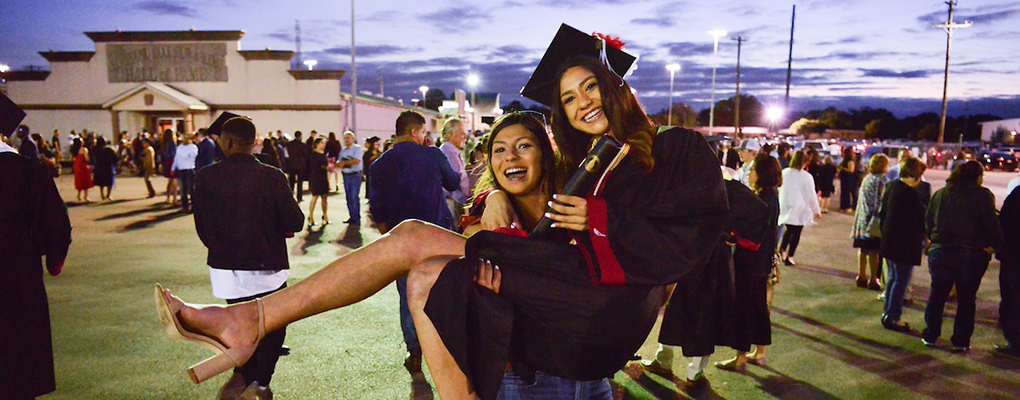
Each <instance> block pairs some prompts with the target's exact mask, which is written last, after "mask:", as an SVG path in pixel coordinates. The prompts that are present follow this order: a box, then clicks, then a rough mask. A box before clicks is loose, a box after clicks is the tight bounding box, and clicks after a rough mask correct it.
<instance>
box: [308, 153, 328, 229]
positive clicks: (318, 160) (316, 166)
mask: <svg viewBox="0 0 1020 400" xmlns="http://www.w3.org/2000/svg"><path fill="white" fill-rule="evenodd" d="M326 146H327V140H326V138H322V137H317V138H315V141H313V142H312V154H311V155H310V156H309V157H308V187H309V189H311V191H312V200H311V201H310V202H309V203H308V228H311V227H313V226H315V203H316V201H318V200H322V224H323V225H329V213H328V211H329V205H328V200H327V196H328V195H329V175H328V173H329V158H328V157H329V156H328V155H327V154H326Z"/></svg>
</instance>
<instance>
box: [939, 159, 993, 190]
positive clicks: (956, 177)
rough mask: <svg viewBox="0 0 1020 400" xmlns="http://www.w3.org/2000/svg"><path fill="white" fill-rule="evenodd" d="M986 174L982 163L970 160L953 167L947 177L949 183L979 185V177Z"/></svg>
mask: <svg viewBox="0 0 1020 400" xmlns="http://www.w3.org/2000/svg"><path fill="white" fill-rule="evenodd" d="M984 174H985V168H984V167H982V166H981V163H979V162H977V161H974V160H970V161H967V162H965V163H963V164H959V165H957V166H956V168H953V172H950V173H949V177H948V178H946V184H947V185H966V184H972V185H977V184H978V179H980V178H981V176H982V175H984Z"/></svg>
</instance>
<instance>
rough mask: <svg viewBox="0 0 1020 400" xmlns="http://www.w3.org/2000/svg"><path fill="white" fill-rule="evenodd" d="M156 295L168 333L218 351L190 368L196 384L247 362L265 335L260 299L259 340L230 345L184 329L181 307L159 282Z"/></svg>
mask: <svg viewBox="0 0 1020 400" xmlns="http://www.w3.org/2000/svg"><path fill="white" fill-rule="evenodd" d="M155 297H156V311H157V312H158V313H159V320H160V322H162V323H163V330H165V331H166V333H167V334H169V335H170V336H172V337H175V338H178V339H184V340H187V341H190V342H194V343H198V344H201V345H203V346H205V347H206V348H208V349H209V350H212V352H213V353H216V354H215V355H214V356H212V357H210V358H208V359H206V360H205V361H202V362H200V363H198V364H195V365H193V366H191V367H190V368H188V375H189V376H191V380H192V381H193V382H195V384H199V383H202V382H203V381H205V380H206V379H209V378H212V377H214V376H216V375H219V374H220V373H223V372H225V371H226V370H228V369H231V368H234V367H239V366H241V365H244V363H245V362H247V361H248V358H250V357H251V355H252V353H254V352H255V347H256V346H258V343H259V341H261V340H262V338H263V337H265V336H266V325H265V312H264V311H263V307H262V299H261V298H259V299H255V305H256V308H258V314H259V325H258V327H259V328H258V330H259V332H258V339H257V340H256V341H255V343H252V344H249V345H245V346H236V347H233V348H227V347H226V346H224V345H223V344H222V343H220V342H219V341H218V340H216V338H213V337H211V336H207V335H203V334H200V333H195V332H191V331H189V330H187V329H185V328H184V326H183V325H181V321H180V319H178V317H177V313H178V312H179V311H180V310H181V306H180V304H179V303H172V302H170V301H169V300H167V298H166V292H165V291H164V290H163V287H162V286H160V285H159V284H158V283H157V284H156V293H155Z"/></svg>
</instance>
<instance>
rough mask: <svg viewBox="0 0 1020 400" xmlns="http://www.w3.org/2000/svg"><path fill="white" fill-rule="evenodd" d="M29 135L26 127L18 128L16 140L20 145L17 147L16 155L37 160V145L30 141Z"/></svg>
mask: <svg viewBox="0 0 1020 400" xmlns="http://www.w3.org/2000/svg"><path fill="white" fill-rule="evenodd" d="M30 133H31V129H29V127H28V126H27V125H22V126H20V127H18V139H20V140H21V144H19V145H18V154H21V155H22V156H23V157H28V158H31V159H35V160H38V159H39V145H37V144H36V143H35V141H34V140H32V136H31V135H30Z"/></svg>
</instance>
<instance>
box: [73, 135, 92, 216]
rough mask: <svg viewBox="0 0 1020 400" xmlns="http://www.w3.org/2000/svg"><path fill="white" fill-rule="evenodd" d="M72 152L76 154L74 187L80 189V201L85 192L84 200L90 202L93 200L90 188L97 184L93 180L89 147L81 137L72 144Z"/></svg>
mask: <svg viewBox="0 0 1020 400" xmlns="http://www.w3.org/2000/svg"><path fill="white" fill-rule="evenodd" d="M71 154H73V155H74V188H75V189H76V190H77V191H78V201H83V199H82V193H84V194H85V196H84V201H85V202H86V203H88V202H90V201H91V200H89V189H91V188H92V187H93V186H95V184H94V183H93V181H92V170H91V169H90V168H89V149H88V147H85V145H84V144H83V143H82V141H81V139H77V140H75V142H74V143H72V144H71Z"/></svg>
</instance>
